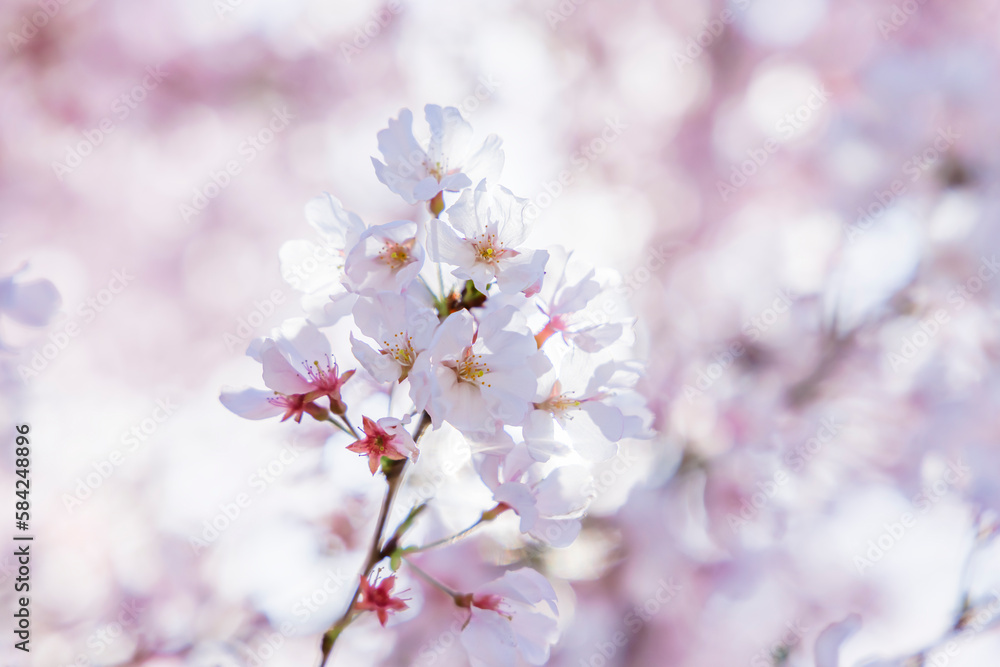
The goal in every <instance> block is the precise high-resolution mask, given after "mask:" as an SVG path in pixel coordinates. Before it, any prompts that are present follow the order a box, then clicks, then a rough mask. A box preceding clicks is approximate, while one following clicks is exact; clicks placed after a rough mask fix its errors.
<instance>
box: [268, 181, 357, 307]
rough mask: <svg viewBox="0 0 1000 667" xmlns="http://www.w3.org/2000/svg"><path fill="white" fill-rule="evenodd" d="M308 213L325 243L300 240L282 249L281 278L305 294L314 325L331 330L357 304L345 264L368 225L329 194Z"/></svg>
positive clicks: (318, 199) (316, 200)
mask: <svg viewBox="0 0 1000 667" xmlns="http://www.w3.org/2000/svg"><path fill="white" fill-rule="evenodd" d="M305 211H306V220H308V222H309V224H310V226H312V228H313V229H315V230H316V232H317V233H318V234H319V236H320V238H321V239H322V243H316V242H315V241H310V240H306V239H297V240H292V241H288V242H286V243H285V244H284V245H282V246H281V250H280V251H279V253H278V256H279V258H280V260H281V275H282V276H283V277H284V279H285V281H286V282H288V284H289V285H291V286H292V287H294V288H295V289H296V290H298V291H300V292H303V297H302V307H303V310H305V311H306V313H307V315H308V316H309V319H310V321H312V322H314V323H316V324H317V325H319V326H327V325H330V324H333V323H334V322H335V321H337V320H338V319H339V318H340V317H342V316H343V315H344V314H346V313H347V312H348V311H350V309H351V306H352V305H353V303H354V297H353V295H352V294H350V293H349V292H348V290H347V287H346V286H345V285H344V284H343V281H344V261H345V258H346V256H347V253H348V252H349V251H350V250H351V249H352V248H353V247H354V246H355V245H356V244H357V243H358V241H359V240H360V238H361V235H362V234H364V232H365V224H364V222H362V221H361V218H359V217H358V216H357V215H356V214H354V213H351V212H349V211H346V210H344V207H343V205H341V203H340V201H338V200H337V198H336V197H333V196H331V195H329V194H323V195H321V196H319V197H316V198H314V199H312V200H310V201H309V203H308V204H306V209H305Z"/></svg>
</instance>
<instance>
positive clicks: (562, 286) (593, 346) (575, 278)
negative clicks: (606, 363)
mask: <svg viewBox="0 0 1000 667" xmlns="http://www.w3.org/2000/svg"><path fill="white" fill-rule="evenodd" d="M549 257H550V260H549V262H548V264H547V265H546V267H545V278H544V280H543V281H542V284H541V287H540V289H539V291H538V296H537V310H538V312H539V315H538V316H536V317H532V318H530V319H529V322H531V321H534V320H536V319H537V320H541V327H540V329H539V333H538V334H537V335H536V339H537V340H538V343H539V345H541V344H542V343H544V342H545V341H546V340H548V338H549V337H551V336H552V335H554V334H558V335H560V336H561V337H562V338H563V339H564V340H565V341H566V342H568V343H571V344H573V345H576V346H577V347H579V348H580V349H582V350H585V351H587V352H598V351H600V350H602V349H604V348H606V347H607V346H608V345H611V344H612V343H614V342H616V341H618V340H619V339H620V338H621V337H622V334H623V332H624V331H625V329H626V326H630V325H631V323H632V321H631V320H630V319H629V320H626V319H624V318H620V317H619V318H615V317H614V316H615V315H616V314H619V316H620V311H621V310H623V308H624V306H623V305H622V300H621V299H620V298H619V297H617V296H612V295H610V294H608V292H609V291H610V286H609V285H607V284H604V283H603V282H602V281H601V280H600V279H599V278H598V275H597V270H596V269H594V268H593V267H591V266H588V265H587V264H586V263H584V262H581V261H579V260H577V259H576V258H575V257H573V253H571V252H567V251H566V249H565V248H563V247H562V246H554V247H552V248H549ZM601 297H604V298H603V299H602V298H601ZM611 309H613V310H611ZM616 319H618V320H619V321H615V320H616Z"/></svg>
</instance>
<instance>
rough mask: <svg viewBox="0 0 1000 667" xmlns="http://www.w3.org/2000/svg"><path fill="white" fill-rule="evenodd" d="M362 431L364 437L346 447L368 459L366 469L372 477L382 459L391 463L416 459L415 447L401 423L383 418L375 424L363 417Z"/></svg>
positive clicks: (390, 418)
mask: <svg viewBox="0 0 1000 667" xmlns="http://www.w3.org/2000/svg"><path fill="white" fill-rule="evenodd" d="M363 419H364V422H363V424H362V430H363V431H364V433H365V437H363V438H361V439H360V440H357V441H356V442H354V443H353V444H350V445H348V446H347V449H349V450H350V451H352V452H357V453H358V454H364V455H365V456H367V457H368V467H369V469H371V471H372V474H373V475H374V474H375V473H376V472H377V471H378V469H379V466H380V465H381V463H382V457H383V456H384V457H386V458H388V459H391V460H393V461H401V460H403V459H406V458H413V459H416V458H417V445H416V444H415V443H414V442H413V438H412V437H411V436H410V434H409V433H408V432H407V430H406V429H405V428H404V426H403V422H401V421H400V420H398V419H394V418H392V417H383V418H382V419H379V420H378V421H377V422H376V421H373V420H372V419H370V418H368V417H364V418H363Z"/></svg>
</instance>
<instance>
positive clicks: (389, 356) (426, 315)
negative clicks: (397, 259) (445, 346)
mask: <svg viewBox="0 0 1000 667" xmlns="http://www.w3.org/2000/svg"><path fill="white" fill-rule="evenodd" d="M353 314H354V322H355V324H356V325H357V327H358V329H360V330H361V333H362V334H364V335H365V336H366V337H368V338H369V339H371V340H373V341H375V343H376V345H377V349H373V348H372V346H371V345H369V344H368V343H366V342H364V341H362V340H359V339H358V338H355V337H354V336H353V334H352V336H351V349H352V351H353V352H354V356H355V358H357V360H358V362H359V363H360V364H361V365H362V366H363V367H364V368H365V370H366V371H368V372H369V373H371V375H372V377H374V378H375V379H376V380H378V381H379V382H402V381H403V380H405V379H406V377H407V376H408V375H409V373H410V369H412V368H413V364H414V363H415V362H416V360H417V356H418V355H419V354H420V353H421V352H423V351H424V350H426V349H427V348H428V347H429V346H430V344H431V341H432V340H433V338H434V332H435V330H436V329H437V326H438V323H439V322H438V315H437V311H436V310H435V309H434V308H432V307H430V306H428V305H426V304H424V303H422V302H420V301H419V300H418V299H417V298H416V297H414V296H412V295H410V294H405V295H404V294H395V293H392V292H382V293H379V294H377V295H375V296H373V297H361V298H360V299H358V301H357V303H356V304H355V306H354V311H353Z"/></svg>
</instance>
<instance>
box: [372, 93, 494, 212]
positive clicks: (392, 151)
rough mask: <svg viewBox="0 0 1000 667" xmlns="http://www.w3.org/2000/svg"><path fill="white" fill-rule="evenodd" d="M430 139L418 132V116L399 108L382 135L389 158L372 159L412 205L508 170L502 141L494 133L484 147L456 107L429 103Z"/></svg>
mask: <svg viewBox="0 0 1000 667" xmlns="http://www.w3.org/2000/svg"><path fill="white" fill-rule="evenodd" d="M424 114H425V117H426V118H427V124H428V125H429V126H430V138H429V140H428V141H427V142H423V143H421V142H418V141H417V139H416V138H415V137H414V136H413V114H412V112H411V111H410V110H409V109H403V110H401V111H400V112H399V118H398V119H397V120H392V119H390V120H389V127H388V128H386V129H384V130H382V131H381V132H379V133H378V148H379V151H380V152H381V153H382V159H383V160H385V162H384V163H383V162H380V161H379V160H377V159H375V158H372V164H374V165H375V174H376V175H377V176H378V179H379V180H380V181H382V182H383V183H385V184H386V186H388V188H389V189H390V190H392V191H393V192H395V193H396V194H398V195H399V196H401V197H402V198H403V199H404V200H405V201H406V203H408V204H416V203H417V202H419V201H430V200H431V199H434V197H436V196H437V195H438V194H440V193H441V192H442V191H448V192H457V191H459V190H461V189H462V188H467V187H469V186H470V185H472V183H474V182H477V181H479V180H480V179H482V178H489V179H490V180H495V179H497V178H499V177H500V170H501V169H502V168H503V159H504V156H503V151H502V150H501V149H500V144H501V141H500V139H499V138H498V137H497V136H496V135H494V134H491V135H490V136H489V137H487V138H486V141H485V142H484V143H483V144H482V145H481V146H479V147H476V146H475V145H474V144H473V143H472V126H471V125H469V123H467V122H466V121H465V119H464V118H462V114H461V113H460V112H459V110H458V109H456V108H455V107H444V108H441V107H439V106H437V105H436V104H428V105H427V106H426V107H424Z"/></svg>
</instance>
